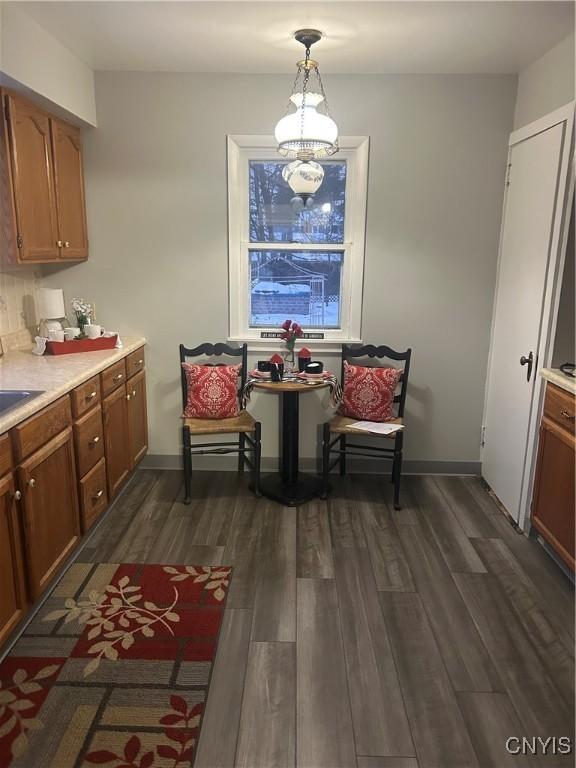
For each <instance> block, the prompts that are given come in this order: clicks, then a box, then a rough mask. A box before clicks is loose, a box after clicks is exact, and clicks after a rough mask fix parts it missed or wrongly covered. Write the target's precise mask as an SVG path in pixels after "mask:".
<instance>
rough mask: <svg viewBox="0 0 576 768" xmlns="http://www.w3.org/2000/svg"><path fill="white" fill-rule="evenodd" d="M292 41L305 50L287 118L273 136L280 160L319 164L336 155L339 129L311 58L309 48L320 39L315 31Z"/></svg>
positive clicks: (293, 87) (304, 33)
mask: <svg viewBox="0 0 576 768" xmlns="http://www.w3.org/2000/svg"><path fill="white" fill-rule="evenodd" d="M295 37H296V39H297V40H298V41H299V42H301V43H302V44H303V45H304V46H305V47H306V58H305V59H303V60H302V61H299V62H298V64H297V67H298V71H297V73H296V79H295V80H294V85H293V86H292V94H291V96H290V100H289V102H288V108H287V110H286V114H285V115H284V117H283V118H281V120H279V122H278V123H277V125H276V129H275V132H274V133H275V137H276V141H277V142H278V152H279V153H280V154H281V155H282V156H283V157H287V158H289V159H291V160H303V161H309V160H320V159H321V158H323V157H329V156H330V155H333V154H334V153H335V152H337V151H338V126H337V125H336V123H335V122H334V120H333V119H332V118H331V117H330V112H329V110H328V104H327V101H326V94H325V93H324V86H323V85H322V79H321V77H320V72H319V71H318V63H317V62H316V61H314V60H313V59H311V58H310V45H312V44H313V43H314V42H317V41H318V40H319V39H320V38H321V35H320V33H319V32H317V31H316V30H300V32H297V33H296V35H295Z"/></svg>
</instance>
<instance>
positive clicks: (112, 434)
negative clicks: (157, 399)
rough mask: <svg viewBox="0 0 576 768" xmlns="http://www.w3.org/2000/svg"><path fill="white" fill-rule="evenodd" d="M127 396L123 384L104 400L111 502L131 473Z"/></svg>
mask: <svg viewBox="0 0 576 768" xmlns="http://www.w3.org/2000/svg"><path fill="white" fill-rule="evenodd" d="M126 394H127V393H126V385H125V384H122V386H120V387H118V389H116V390H114V392H112V394H111V395H108V397H107V398H106V399H105V400H104V446H105V455H106V472H107V483H108V498H109V499H110V500H111V499H112V498H113V497H114V496H115V495H116V494H117V493H118V491H119V490H120V488H121V486H122V484H123V483H124V481H125V480H126V478H127V477H128V474H129V472H130V452H129V447H128V401H127V400H126Z"/></svg>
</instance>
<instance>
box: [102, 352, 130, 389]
mask: <svg viewBox="0 0 576 768" xmlns="http://www.w3.org/2000/svg"><path fill="white" fill-rule="evenodd" d="M125 381H126V363H125V360H124V359H122V360H118V362H117V363H114V365H111V366H110V367H109V368H106V370H105V371H102V373H101V374H100V384H101V385H102V397H107V396H108V395H109V394H110V393H111V392H114V390H115V389H118V387H119V386H121V385H122V384H124V382H125Z"/></svg>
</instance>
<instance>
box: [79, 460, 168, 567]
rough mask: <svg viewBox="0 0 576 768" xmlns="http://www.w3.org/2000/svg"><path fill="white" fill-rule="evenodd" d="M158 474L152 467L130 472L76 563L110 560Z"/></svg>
mask: <svg viewBox="0 0 576 768" xmlns="http://www.w3.org/2000/svg"><path fill="white" fill-rule="evenodd" d="M161 474H162V473H161V472H159V471H157V470H152V469H145V470H138V471H137V472H135V473H134V475H133V477H132V478H131V479H130V480H129V482H128V485H127V487H126V488H125V489H124V491H123V492H122V494H121V495H120V496H119V497H118V498H117V499H116V501H115V502H114V505H113V508H112V509H111V510H110V512H109V513H108V514H107V517H106V519H105V520H104V522H103V524H102V525H100V526H99V527H98V528H97V530H96V531H94V533H93V534H92V535H91V537H90V540H89V541H88V544H87V546H86V547H85V548H84V549H83V550H82V552H81V553H80V556H79V558H78V562H83V563H87V562H98V561H100V562H111V560H110V555H111V554H112V552H113V551H114V549H116V547H117V546H118V542H119V541H121V540H123V539H124V537H125V535H126V532H127V531H128V529H129V528H130V526H131V525H132V522H133V519H134V516H135V515H136V514H137V513H138V510H139V509H140V507H141V506H142V505H143V503H144V501H145V499H146V497H147V496H148V494H149V493H150V492H151V491H152V489H153V488H154V486H155V485H156V483H157V482H158V481H159V479H160V477H161Z"/></svg>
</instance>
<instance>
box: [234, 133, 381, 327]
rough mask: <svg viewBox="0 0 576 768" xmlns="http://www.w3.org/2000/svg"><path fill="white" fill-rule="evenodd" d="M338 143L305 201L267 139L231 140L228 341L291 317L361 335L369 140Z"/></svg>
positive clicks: (349, 140) (342, 140) (352, 139)
mask: <svg viewBox="0 0 576 768" xmlns="http://www.w3.org/2000/svg"><path fill="white" fill-rule="evenodd" d="M340 145H341V147H342V148H341V150H340V152H339V153H338V155H337V156H336V157H335V158H333V159H329V160H325V161H323V162H322V163H321V165H322V167H323V169H324V180H323V182H322V186H321V187H320V189H319V190H318V192H317V193H316V195H315V196H314V200H313V204H312V206H311V207H302V206H301V205H300V206H298V205H296V204H295V203H294V200H293V197H294V193H293V192H292V190H291V189H290V187H289V186H288V185H287V183H286V182H285V181H284V180H283V178H282V170H283V168H284V166H285V165H286V164H287V162H289V161H287V160H284V159H282V158H280V157H279V156H278V155H277V153H276V151H275V143H274V140H273V139H272V138H271V137H263V136H231V137H229V138H228V203H229V278H230V338H231V339H234V340H238V341H257V340H260V339H263V338H266V334H268V333H270V332H275V331H278V327H279V325H280V324H281V323H282V322H283V321H284V320H286V319H287V318H290V319H292V320H297V321H298V322H299V323H300V324H301V325H302V326H303V327H304V331H305V332H309V333H312V334H314V336H315V337H318V338H321V339H322V340H323V341H325V342H330V341H332V342H341V341H359V340H360V320H361V309H362V308H361V302H362V278H363V271H364V230H365V217H366V180H367V166H368V139H367V138H365V137H360V138H356V137H354V138H342V139H341V142H340Z"/></svg>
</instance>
